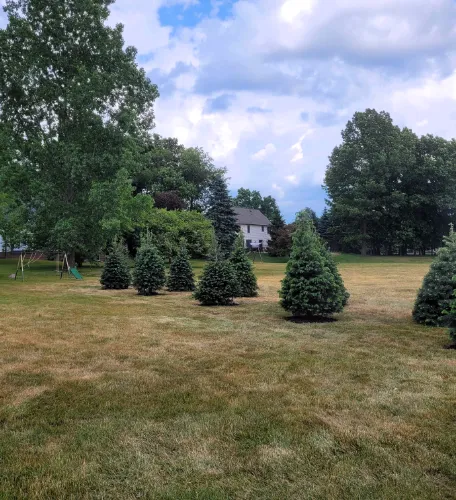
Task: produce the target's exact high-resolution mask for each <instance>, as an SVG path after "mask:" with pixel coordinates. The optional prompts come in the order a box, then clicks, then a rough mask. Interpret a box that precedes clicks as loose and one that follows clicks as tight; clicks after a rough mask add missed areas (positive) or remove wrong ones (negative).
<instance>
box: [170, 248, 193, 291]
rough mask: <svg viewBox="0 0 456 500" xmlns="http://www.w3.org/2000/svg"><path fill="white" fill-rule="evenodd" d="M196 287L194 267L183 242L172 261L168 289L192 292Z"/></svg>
mask: <svg viewBox="0 0 456 500" xmlns="http://www.w3.org/2000/svg"><path fill="white" fill-rule="evenodd" d="M194 289H195V279H194V275H193V269H192V266H191V264H190V260H189V256H188V252H187V248H186V247H185V244H184V243H183V242H182V243H181V247H180V250H179V253H178V254H177V256H176V257H175V259H174V260H173V261H172V263H171V266H170V269H169V277H168V290H170V291H172V292H192V291H193V290H194Z"/></svg>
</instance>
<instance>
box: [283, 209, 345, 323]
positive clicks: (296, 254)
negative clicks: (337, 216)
mask: <svg viewBox="0 0 456 500" xmlns="http://www.w3.org/2000/svg"><path fill="white" fill-rule="evenodd" d="M280 297H281V299H282V300H281V305H282V307H283V308H284V309H286V310H287V311H290V312H291V313H292V314H293V315H295V316H304V317H310V318H312V317H318V316H328V315H331V314H333V313H338V312H341V311H342V310H343V308H344V306H345V305H346V303H347V300H348V298H349V294H348V293H347V291H346V290H345V287H344V283H343V281H342V278H341V276H340V274H339V271H338V270H337V267H336V265H335V263H334V261H333V259H332V256H331V254H330V253H329V251H328V250H327V249H326V247H325V246H324V244H323V242H322V240H321V239H320V237H319V236H318V235H317V233H316V230H315V227H314V226H313V223H312V221H311V220H310V218H309V217H308V215H306V214H304V213H301V214H300V215H299V216H298V219H297V222H296V232H295V233H294V234H293V246H292V251H291V256H290V260H289V261H288V264H287V270H286V276H285V278H284V280H283V281H282V289H281V291H280Z"/></svg>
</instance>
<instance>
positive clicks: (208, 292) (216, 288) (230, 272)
mask: <svg viewBox="0 0 456 500" xmlns="http://www.w3.org/2000/svg"><path fill="white" fill-rule="evenodd" d="M238 296H239V287H238V283H237V276H236V273H235V272H234V269H233V266H232V265H231V264H230V263H229V262H228V261H227V260H214V261H212V262H208V263H207V265H206V267H205V268H204V271H203V275H202V276H201V279H200V281H199V282H198V285H197V287H196V291H195V294H194V297H195V299H196V300H199V302H201V304H203V305H205V306H229V305H231V304H233V300H234V298H235V297H238Z"/></svg>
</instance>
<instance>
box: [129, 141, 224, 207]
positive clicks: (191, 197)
mask: <svg viewBox="0 0 456 500" xmlns="http://www.w3.org/2000/svg"><path fill="white" fill-rule="evenodd" d="M221 173H223V170H221V169H218V168H216V167H215V166H214V162H213V160H212V158H211V157H210V156H209V155H208V154H207V153H206V152H205V151H204V150H203V149H202V148H185V147H184V146H182V145H181V144H179V142H178V140H177V139H173V138H163V137H161V136H159V135H158V134H154V135H153V136H152V137H150V138H149V139H148V141H147V143H146V146H145V149H144V151H143V152H142V160H141V163H140V165H139V166H138V170H137V171H136V172H135V175H134V181H133V183H134V185H135V189H136V192H137V193H142V192H146V193H149V194H151V195H152V196H154V197H156V196H157V194H158V193H168V192H173V193H175V194H176V195H177V196H178V197H179V198H180V199H181V200H182V201H183V202H184V206H185V207H186V208H188V209H190V210H196V209H198V210H202V209H203V208H204V204H205V196H206V191H207V189H208V187H209V185H210V183H211V182H212V180H213V179H214V177H215V176H217V175H219V174H221ZM166 208H167V207H166Z"/></svg>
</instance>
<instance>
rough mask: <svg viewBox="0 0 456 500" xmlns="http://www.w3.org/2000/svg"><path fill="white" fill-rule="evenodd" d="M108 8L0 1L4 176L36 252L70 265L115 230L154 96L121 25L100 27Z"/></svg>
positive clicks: (45, 0)
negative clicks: (7, 139)
mask: <svg viewBox="0 0 456 500" xmlns="http://www.w3.org/2000/svg"><path fill="white" fill-rule="evenodd" d="M111 3H112V0H58V1H57V0H6V7H5V11H6V13H7V15H8V25H7V27H6V28H5V29H3V30H0V123H7V124H8V125H9V127H10V130H9V134H10V135H11V140H12V141H14V143H15V145H16V148H17V151H18V156H19V157H18V158H17V159H16V163H10V165H9V170H10V171H14V170H15V169H16V167H17V165H20V169H21V170H23V171H24V173H25V174H24V177H25V178H26V179H27V181H28V182H27V183H26V184H25V183H23V185H22V186H20V187H19V190H20V196H21V198H22V201H23V203H25V204H26V205H27V206H28V207H29V209H30V213H31V214H32V216H33V217H32V222H33V225H34V228H33V229H34V234H35V236H36V244H37V245H39V246H41V247H46V248H53V249H59V250H65V251H67V252H69V255H70V259H71V260H72V258H74V254H75V252H76V251H79V252H88V253H93V252H95V251H98V250H99V249H100V248H101V247H102V246H103V244H104V243H105V242H106V240H107V239H108V238H111V237H112V236H113V234H115V233H116V232H119V231H120V230H121V229H123V226H124V225H125V222H126V221H127V219H128V214H127V212H128V209H127V208H126V207H125V204H128V203H130V202H129V201H128V200H129V198H131V196H130V193H129V192H128V193H127V195H126V191H127V189H130V188H128V186H129V185H130V181H129V176H130V174H131V173H132V172H134V171H136V170H138V166H137V163H138V162H139V161H141V157H142V153H143V152H144V144H145V142H146V140H147V135H148V131H149V130H150V128H151V127H152V126H153V118H154V115H153V103H154V101H155V99H156V98H157V96H158V91H157V88H156V86H155V85H153V84H152V83H151V82H150V81H149V80H148V79H147V78H146V76H145V73H144V71H143V70H141V69H139V68H138V67H137V65H136V62H135V58H136V50H135V49H134V48H132V47H127V48H124V41H123V38H122V30H123V28H122V26H121V25H118V26H116V27H115V28H111V27H109V26H107V24H106V21H107V18H108V15H109V5H110V4H111ZM6 168H8V166H7V167H6ZM101 202H102V207H103V208H102V209H101V208H100V203H101ZM139 203H140V204H141V203H142V201H139ZM127 222H128V221H127ZM127 225H128V224H127Z"/></svg>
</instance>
